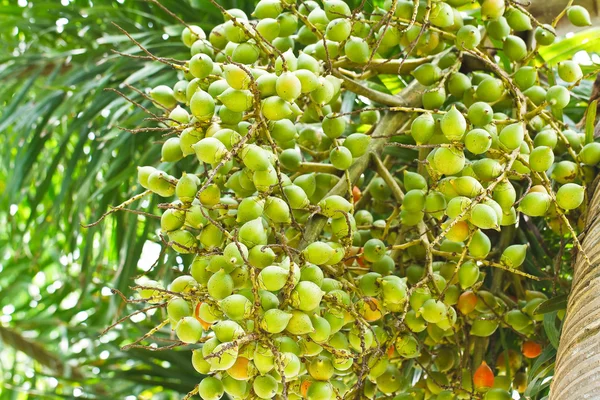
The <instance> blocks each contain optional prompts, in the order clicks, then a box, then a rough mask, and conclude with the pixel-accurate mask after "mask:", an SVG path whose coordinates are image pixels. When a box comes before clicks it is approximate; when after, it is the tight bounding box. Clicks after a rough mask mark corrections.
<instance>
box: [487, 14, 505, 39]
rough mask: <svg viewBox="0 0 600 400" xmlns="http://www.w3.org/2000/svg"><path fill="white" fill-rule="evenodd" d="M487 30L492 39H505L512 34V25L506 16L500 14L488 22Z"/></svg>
mask: <svg viewBox="0 0 600 400" xmlns="http://www.w3.org/2000/svg"><path fill="white" fill-rule="evenodd" d="M486 31H487V33H488V35H490V37H491V38H492V39H496V40H504V38H506V37H507V36H508V35H509V34H510V26H509V25H508V21H507V20H506V18H504V17H502V16H500V17H498V18H495V19H492V20H491V21H489V22H488V23H487V26H486Z"/></svg>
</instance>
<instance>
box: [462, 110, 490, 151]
mask: <svg viewBox="0 0 600 400" xmlns="http://www.w3.org/2000/svg"><path fill="white" fill-rule="evenodd" d="M475 104H478V103H475ZM475 104H474V105H475ZM484 104H485V103H484ZM486 105H487V104H486ZM488 107H489V106H488ZM490 110H491V108H490ZM469 113H470V111H469ZM491 146H492V136H491V135H490V134H489V132H488V131H486V130H485V129H479V128H477V129H473V130H471V131H469V132H468V133H467V135H466V136H465V147H466V148H467V150H469V151H470V152H471V153H473V154H483V153H485V152H486V151H488V150H489V149H490V147H491Z"/></svg>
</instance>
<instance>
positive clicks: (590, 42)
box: [538, 27, 600, 66]
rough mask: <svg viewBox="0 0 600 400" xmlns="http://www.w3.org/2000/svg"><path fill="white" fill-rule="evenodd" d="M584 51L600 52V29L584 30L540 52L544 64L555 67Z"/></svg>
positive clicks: (541, 49) (543, 48) (544, 47)
mask: <svg viewBox="0 0 600 400" xmlns="http://www.w3.org/2000/svg"><path fill="white" fill-rule="evenodd" d="M582 50H583V51H589V52H598V51H600V28H598V27H596V28H589V29H586V30H583V31H581V32H578V33H576V34H575V35H573V36H571V37H570V38H568V39H563V40H561V41H558V42H555V43H553V44H551V45H550V46H543V47H541V48H540V49H539V51H538V52H539V55H540V57H541V58H542V60H544V62H546V63H548V65H550V66H553V65H556V64H558V63H559V62H561V61H564V60H568V59H571V58H572V57H573V55H575V53H577V52H579V51H582Z"/></svg>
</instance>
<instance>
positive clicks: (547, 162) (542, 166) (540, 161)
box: [529, 146, 554, 172]
mask: <svg viewBox="0 0 600 400" xmlns="http://www.w3.org/2000/svg"><path fill="white" fill-rule="evenodd" d="M553 163H554V152H553V151H552V149H551V148H550V147H547V146H539V147H536V148H534V149H533V150H532V151H531V154H529V168H531V170H532V171H536V172H545V171H547V170H548V169H549V168H550V167H551V166H552V164H553Z"/></svg>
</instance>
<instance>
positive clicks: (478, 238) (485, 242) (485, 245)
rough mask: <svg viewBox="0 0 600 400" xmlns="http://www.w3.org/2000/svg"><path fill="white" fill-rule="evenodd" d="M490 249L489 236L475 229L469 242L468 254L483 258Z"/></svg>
mask: <svg viewBox="0 0 600 400" xmlns="http://www.w3.org/2000/svg"><path fill="white" fill-rule="evenodd" d="M491 249H492V243H491V241H490V238H489V237H488V236H487V235H486V234H485V233H483V232H482V231H481V230H479V229H478V230H477V231H475V232H474V233H473V237H472V239H471V243H469V254H470V255H471V256H472V257H475V258H485V257H487V255H488V254H489V252H490V250H491Z"/></svg>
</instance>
